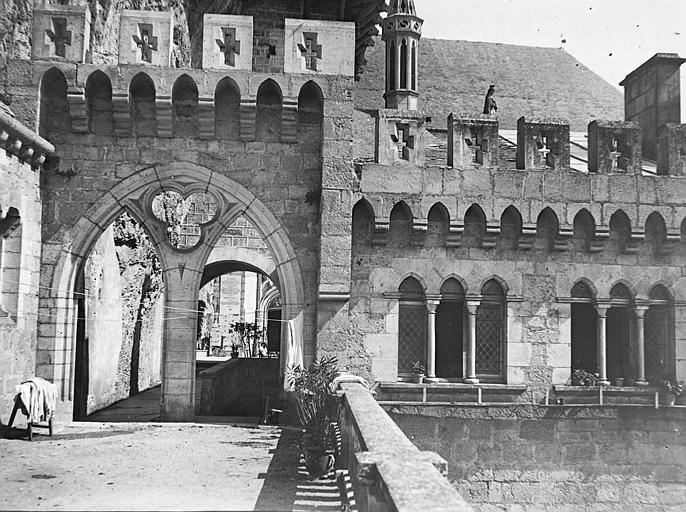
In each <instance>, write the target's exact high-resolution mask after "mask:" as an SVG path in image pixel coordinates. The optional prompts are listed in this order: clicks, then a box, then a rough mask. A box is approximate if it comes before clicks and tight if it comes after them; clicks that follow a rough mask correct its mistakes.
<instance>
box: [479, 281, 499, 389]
mask: <svg viewBox="0 0 686 512" xmlns="http://www.w3.org/2000/svg"><path fill="white" fill-rule="evenodd" d="M506 326H507V310H506V301H505V292H504V290H503V287H502V286H501V284H500V283H499V282H498V281H496V280H495V279H491V280H489V281H487V282H486V283H485V284H484V285H483V287H482V288H481V304H480V305H479V307H478V308H477V310H476V376H477V377H478V378H479V379H480V380H482V381H485V382H489V381H490V382H502V381H503V380H504V378H505V340H506V330H507V329H506Z"/></svg>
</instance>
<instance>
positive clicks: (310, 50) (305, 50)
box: [298, 32, 322, 71]
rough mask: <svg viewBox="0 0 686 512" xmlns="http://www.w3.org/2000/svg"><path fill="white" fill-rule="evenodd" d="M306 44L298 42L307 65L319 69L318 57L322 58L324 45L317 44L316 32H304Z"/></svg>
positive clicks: (308, 67)
mask: <svg viewBox="0 0 686 512" xmlns="http://www.w3.org/2000/svg"><path fill="white" fill-rule="evenodd" d="M303 41H304V44H302V43H298V49H299V50H300V53H301V54H302V56H303V57H304V58H305V67H306V68H307V69H311V70H312V71H317V59H321V58H322V45H320V44H317V33H316V32H303Z"/></svg>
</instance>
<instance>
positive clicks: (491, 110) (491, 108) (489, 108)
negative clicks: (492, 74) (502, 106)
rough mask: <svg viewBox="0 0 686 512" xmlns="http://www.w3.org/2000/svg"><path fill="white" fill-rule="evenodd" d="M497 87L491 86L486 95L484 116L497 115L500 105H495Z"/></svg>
mask: <svg viewBox="0 0 686 512" xmlns="http://www.w3.org/2000/svg"><path fill="white" fill-rule="evenodd" d="M494 94H495V85H491V86H490V87H489V88H488V92H487V93H486V100H485V101H484V114H497V113H498V105H496V103H495V98H494V97H493V95H494Z"/></svg>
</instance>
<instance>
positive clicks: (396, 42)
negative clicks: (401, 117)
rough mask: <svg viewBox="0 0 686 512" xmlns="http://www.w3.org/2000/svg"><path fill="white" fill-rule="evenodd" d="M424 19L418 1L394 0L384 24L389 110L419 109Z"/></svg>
mask: <svg viewBox="0 0 686 512" xmlns="http://www.w3.org/2000/svg"><path fill="white" fill-rule="evenodd" d="M423 23H424V20H422V19H421V18H419V17H418V16H417V9H416V8H415V6H414V0H391V4H390V7H389V9H388V16H387V17H386V19H385V20H384V22H383V40H384V41H385V42H386V93H385V94H384V98H385V99H386V108H395V109H400V110H417V100H418V96H419V93H418V88H417V82H418V77H417V69H418V65H417V59H418V56H419V38H420V37H421V36H422V24H423Z"/></svg>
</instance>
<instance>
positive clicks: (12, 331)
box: [0, 151, 41, 424]
mask: <svg viewBox="0 0 686 512" xmlns="http://www.w3.org/2000/svg"><path fill="white" fill-rule="evenodd" d="M38 179H39V173H38V171H37V170H32V169H31V167H30V166H28V165H23V164H20V163H19V162H18V161H17V160H16V159H14V158H13V157H10V156H8V153H5V152H4V151H3V152H2V153H1V154H0V208H1V209H2V212H3V213H7V210H8V209H9V208H16V210H17V211H18V212H19V215H20V217H21V224H20V226H19V227H17V228H16V229H15V230H14V231H13V232H12V233H11V234H10V236H9V238H8V239H6V240H5V244H4V246H5V248H6V250H9V249H10V248H11V249H12V251H13V254H11V255H10V254H7V253H6V254H5V259H4V261H5V272H4V273H3V281H2V289H1V290H0V422H2V423H5V424H6V423H7V422H8V421H9V415H10V412H11V410H12V407H13V404H14V400H13V399H14V395H15V385H17V384H19V383H20V382H21V381H23V380H25V379H27V378H29V377H32V376H34V375H35V371H36V343H37V341H36V340H37V321H36V320H37V313H38V284H39V272H40V255H41V245H40V226H41V204H40V193H39V189H38ZM17 250H18V251H19V252H18V253H17V252H15V251H17ZM8 315H9V316H8ZM20 416H21V415H20ZM19 421H21V418H20V420H19Z"/></svg>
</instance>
